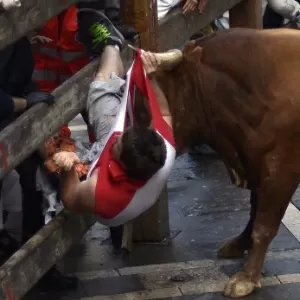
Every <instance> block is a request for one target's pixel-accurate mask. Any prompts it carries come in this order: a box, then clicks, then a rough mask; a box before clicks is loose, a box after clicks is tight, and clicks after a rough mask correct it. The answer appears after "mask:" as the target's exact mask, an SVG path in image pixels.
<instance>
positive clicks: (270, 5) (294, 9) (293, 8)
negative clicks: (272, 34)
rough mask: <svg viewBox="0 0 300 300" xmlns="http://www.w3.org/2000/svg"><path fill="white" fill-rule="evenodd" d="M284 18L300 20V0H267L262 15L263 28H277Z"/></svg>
mask: <svg viewBox="0 0 300 300" xmlns="http://www.w3.org/2000/svg"><path fill="white" fill-rule="evenodd" d="M284 19H288V20H289V21H292V22H295V23H299V22H300V0H267V6H266V10H265V13H264V17H263V27H264V29H271V28H279V27H281V26H282V25H283V21H284Z"/></svg>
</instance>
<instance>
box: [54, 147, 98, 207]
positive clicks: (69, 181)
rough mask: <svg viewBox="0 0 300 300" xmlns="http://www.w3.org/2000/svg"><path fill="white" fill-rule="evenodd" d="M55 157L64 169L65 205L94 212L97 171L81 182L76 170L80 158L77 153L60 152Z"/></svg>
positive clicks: (62, 190)
mask: <svg viewBox="0 0 300 300" xmlns="http://www.w3.org/2000/svg"><path fill="white" fill-rule="evenodd" d="M53 159H54V161H55V163H56V164H57V165H58V166H59V167H61V170H62V171H61V174H60V176H61V182H62V184H61V200H62V202H63V204H64V207H65V208H67V209H69V210H72V211H77V212H80V213H94V212H95V188H96V184H97V173H96V172H95V173H94V174H93V175H92V176H91V177H90V178H89V179H88V180H86V181H83V182H80V180H79V178H78V175H77V173H76V170H75V165H76V163H78V162H79V158H78V156H77V155H76V154H75V153H73V152H59V153H57V154H55V155H54V157H53Z"/></svg>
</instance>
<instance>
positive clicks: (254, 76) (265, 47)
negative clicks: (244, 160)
mask: <svg viewBox="0 0 300 300" xmlns="http://www.w3.org/2000/svg"><path fill="white" fill-rule="evenodd" d="M199 45H200V46H201V47H203V52H202V57H201V63H202V68H203V77H206V76H207V78H206V86H207V87H206V92H205V95H204V97H208V98H209V101H208V103H210V105H211V106H212V111H213V126H214V128H215V130H214V132H215V133H216V135H217V136H221V135H222V137H224V138H223V139H222V140H220V143H221V144H224V142H226V140H227V142H228V144H231V145H232V146H233V147H234V148H235V149H237V150H238V151H239V152H240V153H244V154H243V155H245V154H246V153H247V154H248V155H250V156H251V154H252V153H254V152H256V153H259V152H261V151H267V149H269V148H272V147H274V145H276V144H280V143H284V140H289V139H297V138H299V139H300V134H299V130H300V31H298V30H290V29H277V30H251V29H231V30H228V31H225V32H220V33H217V34H216V35H215V36H212V37H211V38H209V39H206V40H204V41H203V42H201V41H200V42H199ZM200 100H201V99H200ZM227 142H226V143H227Z"/></svg>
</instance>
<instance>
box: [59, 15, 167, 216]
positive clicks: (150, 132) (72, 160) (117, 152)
mask: <svg viewBox="0 0 300 300" xmlns="http://www.w3.org/2000/svg"><path fill="white" fill-rule="evenodd" d="M80 17H81V18H87V19H88V20H91V24H94V23H95V22H94V21H95V18H97V19H98V23H99V24H101V26H102V27H105V35H104V36H102V37H101V36H96V37H95V36H93V31H90V30H89V28H86V29H85V30H84V31H83V32H85V34H84V35H81V36H80V38H81V40H82V41H83V42H84V44H85V45H86V46H87V48H88V49H90V52H92V53H95V52H97V51H98V53H102V54H101V62H100V66H99V69H98V72H97V74H96V76H95V79H94V81H93V82H92V83H91V85H90V91H89V95H88V100H87V108H88V113H89V121H90V124H91V126H92V127H93V129H94V134H95V136H96V139H97V141H98V142H101V141H103V140H105V137H106V136H107V135H108V134H109V132H110V129H111V125H112V123H113V121H114V118H115V116H116V114H117V112H118V109H119V106H120V101H121V97H122V93H123V90H122V89H123V88H124V86H125V81H124V80H123V79H122V77H123V76H124V75H125V74H124V67H123V63H122V60H121V56H120V50H121V47H122V44H123V37H122V36H121V34H120V33H119V32H118V31H117V30H116V29H115V28H114V27H113V25H112V24H111V23H110V21H109V20H108V19H107V18H106V17H105V16H104V15H102V14H101V13H100V12H91V11H89V12H83V13H82V15H81V16H80V15H79V18H80ZM93 19H94V21H93ZM87 26H89V25H87ZM86 32H90V34H86ZM98 34H99V32H98ZM95 41H96V42H97V44H93V42H95ZM99 41H101V42H99ZM141 58H142V61H143V64H144V68H145V71H146V73H147V75H148V76H149V79H150V82H151V85H152V88H153V90H154V93H155V95H156V99H157V102H158V105H159V107H160V111H161V114H162V117H163V119H164V120H165V122H166V123H167V124H168V126H170V128H169V129H170V130H171V116H170V113H169V107H168V103H167V101H166V98H165V96H164V94H163V93H162V91H161V90H160V88H159V86H158V84H157V82H156V79H155V77H152V76H151V75H152V74H153V73H154V72H155V71H156V69H157V66H158V63H159V62H158V61H157V60H156V58H155V56H154V55H153V54H152V53H149V52H144V53H143V54H142V57H141ZM110 152H111V156H112V158H113V165H117V167H116V168H117V169H118V172H121V173H122V172H123V171H124V174H126V178H125V179H124V180H125V181H133V182H136V183H138V182H140V181H145V180H147V179H149V178H151V177H152V176H153V175H154V174H155V173H156V172H157V171H158V170H160V169H161V168H162V167H163V166H164V164H165V161H166V158H167V149H166V145H165V142H164V140H163V138H162V137H161V136H160V134H158V133H157V132H156V131H155V130H154V129H151V128H149V127H146V126H139V125H133V126H129V127H128V128H127V129H126V130H125V131H124V133H123V134H122V135H119V136H118V137H117V138H116V140H115V141H114V143H113V144H112V146H111V149H110ZM54 161H55V162H56V164H57V165H58V166H59V167H61V170H62V171H61V183H62V191H61V198H62V201H63V203H64V206H65V207H66V208H68V209H70V210H73V211H78V212H88V213H95V214H99V211H98V209H97V207H99V205H100V206H101V203H100V204H99V202H103V201H107V204H108V205H110V203H109V201H110V200H109V199H99V197H98V195H97V192H96V191H97V183H98V182H99V178H101V172H100V171H99V168H97V167H96V168H95V169H94V170H93V172H92V174H91V176H90V177H89V178H88V179H87V180H86V181H83V182H80V181H79V179H78V176H77V174H76V172H75V168H74V166H75V165H76V163H79V158H78V156H77V155H76V154H75V153H72V152H60V153H57V154H56V155H55V156H54ZM120 170H121V171H120ZM124 174H123V175H124ZM123 178H124V177H123ZM126 188H128V185H127V186H126ZM111 205H114V203H111ZM128 218H129V217H128ZM125 219H126V217H125ZM126 221H129V219H128V220H126Z"/></svg>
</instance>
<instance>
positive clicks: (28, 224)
mask: <svg viewBox="0 0 300 300" xmlns="http://www.w3.org/2000/svg"><path fill="white" fill-rule="evenodd" d="M32 73H33V57H32V53H31V44H30V41H29V39H28V38H27V37H23V38H21V39H19V40H18V41H17V42H15V43H14V44H12V45H10V46H8V47H6V48H5V49H3V50H1V51H0V104H1V110H0V124H1V128H0V130H2V129H3V128H5V127H6V126H7V125H9V124H10V123H11V122H12V121H14V120H15V119H16V117H17V116H18V115H20V114H22V113H23V112H24V111H25V110H26V109H28V108H30V107H32V106H33V105H35V104H37V103H40V102H46V103H49V104H51V103H53V96H52V95H51V94H49V93H45V92H39V91H38V90H37V88H36V87H35V86H34V84H32V81H31V77H32ZM12 138H13V137H12ZM24 138H25V137H24ZM39 164H40V158H39V155H38V154H37V153H33V154H32V155H30V156H29V157H28V158H27V159H25V160H24V161H23V162H22V163H21V164H20V165H19V166H18V167H17V168H16V170H17V171H18V173H19V176H20V185H21V188H22V206H23V234H22V236H23V241H24V242H25V241H27V240H28V238H30V237H31V236H32V235H34V234H35V233H36V232H37V231H38V230H39V229H40V228H41V227H42V226H43V224H44V223H43V216H42V203H43V196H42V193H41V192H38V191H37V189H36V171H37V168H38V166H39ZM0 185H1V183H0ZM0 247H1V245H0ZM8 254H12V253H8ZM2 263H3V261H2ZM41 283H43V284H45V285H49V284H50V286H51V287H54V286H55V287H56V288H59V287H60V288H65V287H67V288H73V287H74V286H76V284H77V282H76V281H75V280H74V278H69V277H64V276H62V275H61V274H60V273H59V272H58V271H57V270H56V269H55V268H52V269H51V270H50V271H49V272H48V273H47V275H46V276H45V277H44V278H43V280H42V282H41Z"/></svg>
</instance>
